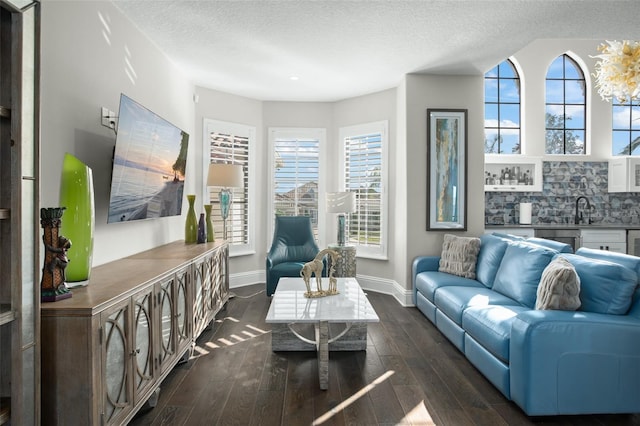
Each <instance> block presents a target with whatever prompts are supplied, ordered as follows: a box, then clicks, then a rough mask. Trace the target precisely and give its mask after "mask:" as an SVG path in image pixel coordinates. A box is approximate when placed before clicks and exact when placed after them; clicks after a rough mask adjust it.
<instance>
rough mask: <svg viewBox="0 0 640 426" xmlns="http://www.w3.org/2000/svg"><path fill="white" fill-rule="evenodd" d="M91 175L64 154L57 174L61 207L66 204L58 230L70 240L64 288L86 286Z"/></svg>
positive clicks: (92, 215) (90, 254)
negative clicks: (60, 168)
mask: <svg viewBox="0 0 640 426" xmlns="http://www.w3.org/2000/svg"><path fill="white" fill-rule="evenodd" d="M94 205H95V204H94V197H93V174H92V172H91V169H90V168H89V167H88V166H87V165H86V164H84V163H83V162H82V161H80V160H79V159H78V158H76V157H75V156H73V155H71V154H69V153H66V154H65V156H64V161H63V163H62V174H61V175H60V206H62V207H66V210H65V215H64V220H63V221H62V225H61V227H60V233H61V234H62V235H64V236H65V237H67V238H68V239H69V240H70V241H71V248H70V249H69V251H68V253H67V257H68V258H69V264H68V265H67V268H66V270H65V275H66V282H67V287H70V288H71V287H78V286H82V285H87V284H88V280H89V276H90V275H91V263H92V259H93V230H94V228H95V213H94V211H95V207H94Z"/></svg>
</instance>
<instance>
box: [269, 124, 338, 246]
mask: <svg viewBox="0 0 640 426" xmlns="http://www.w3.org/2000/svg"><path fill="white" fill-rule="evenodd" d="M325 134H326V131H325V130H324V129H308V128H271V129H269V147H270V151H271V153H270V156H271V167H272V170H271V174H270V179H271V182H270V187H271V211H272V212H273V213H272V215H273V216H272V219H274V218H275V216H309V217H310V218H311V226H312V228H313V233H314V235H315V236H316V239H317V240H322V238H320V237H319V235H318V229H319V228H320V226H319V224H321V222H322V221H321V217H322V216H323V215H322V212H319V210H318V200H319V194H320V193H321V192H322V191H323V184H322V182H321V181H322V177H321V174H322V172H321V157H322V154H321V151H322V145H323V143H324V138H325ZM272 223H273V220H272ZM319 242H320V241H319Z"/></svg>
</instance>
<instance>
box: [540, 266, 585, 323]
mask: <svg viewBox="0 0 640 426" xmlns="http://www.w3.org/2000/svg"><path fill="white" fill-rule="evenodd" d="M579 307H580V277H579V276H578V274H577V272H576V269H575V268H574V267H573V265H572V264H571V263H570V262H569V261H568V260H567V259H565V258H563V257H562V256H558V257H556V258H555V259H554V260H552V261H551V262H550V263H549V265H547V267H546V268H545V269H544V271H543V272H542V277H541V278H540V284H539V285H538V291H537V299H536V309H541V310H542V309H557V310H563V311H575V310H576V309H578V308H579Z"/></svg>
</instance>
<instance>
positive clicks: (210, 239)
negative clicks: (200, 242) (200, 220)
mask: <svg viewBox="0 0 640 426" xmlns="http://www.w3.org/2000/svg"><path fill="white" fill-rule="evenodd" d="M204 213H205V225H206V227H207V242H208V243H212V242H214V241H215V240H216V237H215V234H214V233H213V222H211V204H205V205H204Z"/></svg>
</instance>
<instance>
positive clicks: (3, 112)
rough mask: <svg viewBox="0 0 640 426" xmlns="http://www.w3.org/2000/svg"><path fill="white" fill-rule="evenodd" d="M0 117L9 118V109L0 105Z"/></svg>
mask: <svg viewBox="0 0 640 426" xmlns="http://www.w3.org/2000/svg"><path fill="white" fill-rule="evenodd" d="M0 117H2V118H11V109H10V108H7V107H3V106H2V105H0Z"/></svg>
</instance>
